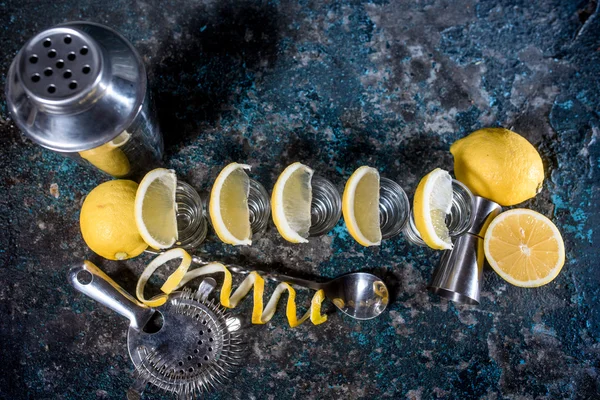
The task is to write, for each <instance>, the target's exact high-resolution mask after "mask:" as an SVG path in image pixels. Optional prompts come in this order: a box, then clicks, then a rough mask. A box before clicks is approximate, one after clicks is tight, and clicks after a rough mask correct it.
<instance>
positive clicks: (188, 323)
mask: <svg viewBox="0 0 600 400" xmlns="http://www.w3.org/2000/svg"><path fill="white" fill-rule="evenodd" d="M161 313H162V314H163V315H168V318H166V317H165V320H164V323H163V327H162V329H161V330H160V331H159V332H157V333H155V334H153V335H148V334H146V333H144V332H143V331H136V330H135V329H132V328H131V329H129V334H128V347H129V355H130V356H131V359H132V361H133V363H134V365H135V367H136V369H137V372H138V374H139V378H138V379H141V380H142V381H145V382H148V383H151V384H153V385H155V386H157V387H159V388H160V389H162V390H165V391H168V392H172V393H176V394H178V395H179V396H180V397H182V398H189V397H191V396H194V395H195V394H199V393H202V392H204V391H208V390H210V389H214V388H216V387H217V386H218V385H219V384H221V383H223V381H224V380H225V379H227V378H228V376H230V374H232V373H233V372H234V369H235V367H236V366H237V365H238V364H239V361H240V360H241V354H242V348H243V347H242V339H241V337H240V335H239V333H238V332H237V331H232V329H233V328H236V327H234V326H232V324H234V323H235V320H233V319H229V317H228V315H227V314H226V313H225V311H224V309H223V308H222V307H221V306H219V305H217V304H215V303H214V301H212V300H211V301H206V300H205V301H201V300H199V299H197V298H196V297H194V295H193V294H192V291H191V290H190V289H184V290H183V292H180V293H178V294H176V295H175V296H174V297H172V298H171V299H170V300H169V301H168V302H167V303H166V304H165V305H164V306H163V307H161Z"/></svg>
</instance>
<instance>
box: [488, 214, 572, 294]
mask: <svg viewBox="0 0 600 400" xmlns="http://www.w3.org/2000/svg"><path fill="white" fill-rule="evenodd" d="M484 251H485V256H486V259H487V260H488V262H489V264H490V266H491V267H492V268H493V269H494V271H496V273H498V275H500V276H501V277H502V278H503V279H504V280H506V281H507V282H509V283H511V284H513V285H516V286H521V287H538V286H542V285H545V284H547V283H549V282H551V281H552V280H553V279H554V278H556V276H557V275H558V274H559V273H560V271H561V269H562V267H563V265H564V262H565V248H564V242H563V239H562V236H561V234H560V232H559V230H558V228H557V227H556V226H555V225H554V224H553V223H552V221H550V220H549V219H548V218H547V217H545V216H543V215H542V214H540V213H537V212H535V211H532V210H527V209H513V210H509V211H506V212H503V213H502V214H500V215H498V216H497V217H496V218H495V219H494V220H493V221H492V223H491V224H490V226H489V227H488V230H487V232H486V234H485V238H484Z"/></svg>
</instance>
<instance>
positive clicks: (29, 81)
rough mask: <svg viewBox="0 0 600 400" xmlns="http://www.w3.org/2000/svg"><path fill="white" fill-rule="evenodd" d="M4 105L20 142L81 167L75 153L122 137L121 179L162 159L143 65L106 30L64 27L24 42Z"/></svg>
mask: <svg viewBox="0 0 600 400" xmlns="http://www.w3.org/2000/svg"><path fill="white" fill-rule="evenodd" d="M6 98H7V106H8V110H9V112H10V114H11V116H12V118H13V119H14V121H15V123H16V124H17V126H18V127H19V128H20V129H21V131H22V132H23V133H24V134H25V135H27V136H28V137H29V138H30V139H32V140H33V141H34V142H36V143H38V144H40V145H41V146H43V147H46V148H48V149H50V150H54V151H57V152H60V153H63V154H65V155H69V156H72V157H73V158H75V159H77V160H78V161H79V162H81V163H85V162H86V161H85V160H83V159H81V158H79V157H78V155H77V153H78V152H80V151H84V150H90V149H94V148H97V147H99V146H101V145H103V144H105V143H107V142H109V141H111V140H113V139H115V138H116V137H117V136H119V135H121V134H122V133H123V132H125V131H127V133H128V135H129V139H128V141H127V143H126V144H125V145H124V146H123V147H122V148H121V151H122V152H124V153H125V155H126V156H127V159H128V161H129V163H130V164H131V166H132V168H131V170H130V172H131V173H130V174H128V175H131V174H133V173H134V172H139V171H136V168H135V167H136V166H141V165H144V164H151V163H157V162H158V161H159V160H160V159H161V157H162V151H163V150H162V146H163V145H162V136H161V135H160V132H159V130H158V127H157V125H156V123H155V121H154V115H153V114H154V112H153V109H152V105H151V102H150V99H149V96H148V93H147V78H146V71H145V68H144V64H143V62H142V60H141V58H140V56H139V55H138V53H137V52H136V51H135V49H134V48H133V47H132V45H131V44H130V43H129V42H128V41H127V40H126V39H125V38H123V37H122V36H121V35H120V34H118V33H117V32H115V31H114V30H112V29H110V28H108V27H105V26H102V25H99V24H94V23H89V22H70V23H67V24H64V25H58V26H55V27H53V28H50V29H47V30H45V31H43V32H41V33H39V34H37V35H36V36H34V37H33V38H31V39H30V40H29V41H28V42H27V43H26V44H25V45H24V46H23V48H22V49H21V50H20V51H19V53H18V54H17V56H16V57H15V59H14V61H13V62H12V64H11V66H10V69H9V71H8V75H7V82H6ZM140 168H141V167H140ZM140 168H137V169H138V170H139V169H140ZM99 169H101V170H102V168H99ZM104 172H107V173H109V174H110V171H106V170H105V171H104Z"/></svg>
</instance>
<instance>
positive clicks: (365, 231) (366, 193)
mask: <svg viewBox="0 0 600 400" xmlns="http://www.w3.org/2000/svg"><path fill="white" fill-rule="evenodd" d="M342 213H343V215H344V222H345V223H346V228H347V229H348V232H349V233H350V235H351V236H352V237H353V238H354V240H356V241H357V242H358V243H359V244H361V245H362V246H377V245H379V244H381V228H380V222H379V172H378V171H377V170H376V169H375V168H371V167H368V166H362V167H359V168H358V169H357V170H356V171H354V173H353V174H352V175H351V176H350V178H349V179H348V181H347V182H346V186H345V188H344V194H343V196H342Z"/></svg>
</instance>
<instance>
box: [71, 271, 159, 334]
mask: <svg viewBox="0 0 600 400" xmlns="http://www.w3.org/2000/svg"><path fill="white" fill-rule="evenodd" d="M68 278H69V282H70V283H71V285H73V287H74V288H75V289H77V290H78V291H80V292H81V293H83V294H85V295H87V296H89V297H91V298H92V299H94V300H96V301H97V302H99V303H101V304H103V305H105V306H106V307H108V308H110V309H111V310H113V311H116V312H117V313H119V314H121V315H122V316H124V317H125V318H127V319H129V321H130V325H129V326H130V327H131V328H132V329H134V330H136V331H139V330H141V329H143V327H144V326H145V325H146V323H148V321H149V320H150V319H151V318H152V316H153V315H154V309H152V308H149V307H147V306H146V305H144V304H142V303H140V302H138V301H137V300H136V299H134V298H133V297H132V296H131V295H130V294H129V293H127V292H125V291H124V290H123V289H122V288H121V287H120V286H119V285H117V284H116V283H115V282H114V281H113V280H112V279H110V277H108V276H107V275H106V274H105V273H104V272H102V270H100V269H99V268H98V267H96V266H95V265H94V264H92V263H91V262H88V261H84V262H83V263H81V264H79V265H77V266H75V267H73V268H71V270H70V271H69V276H68Z"/></svg>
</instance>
